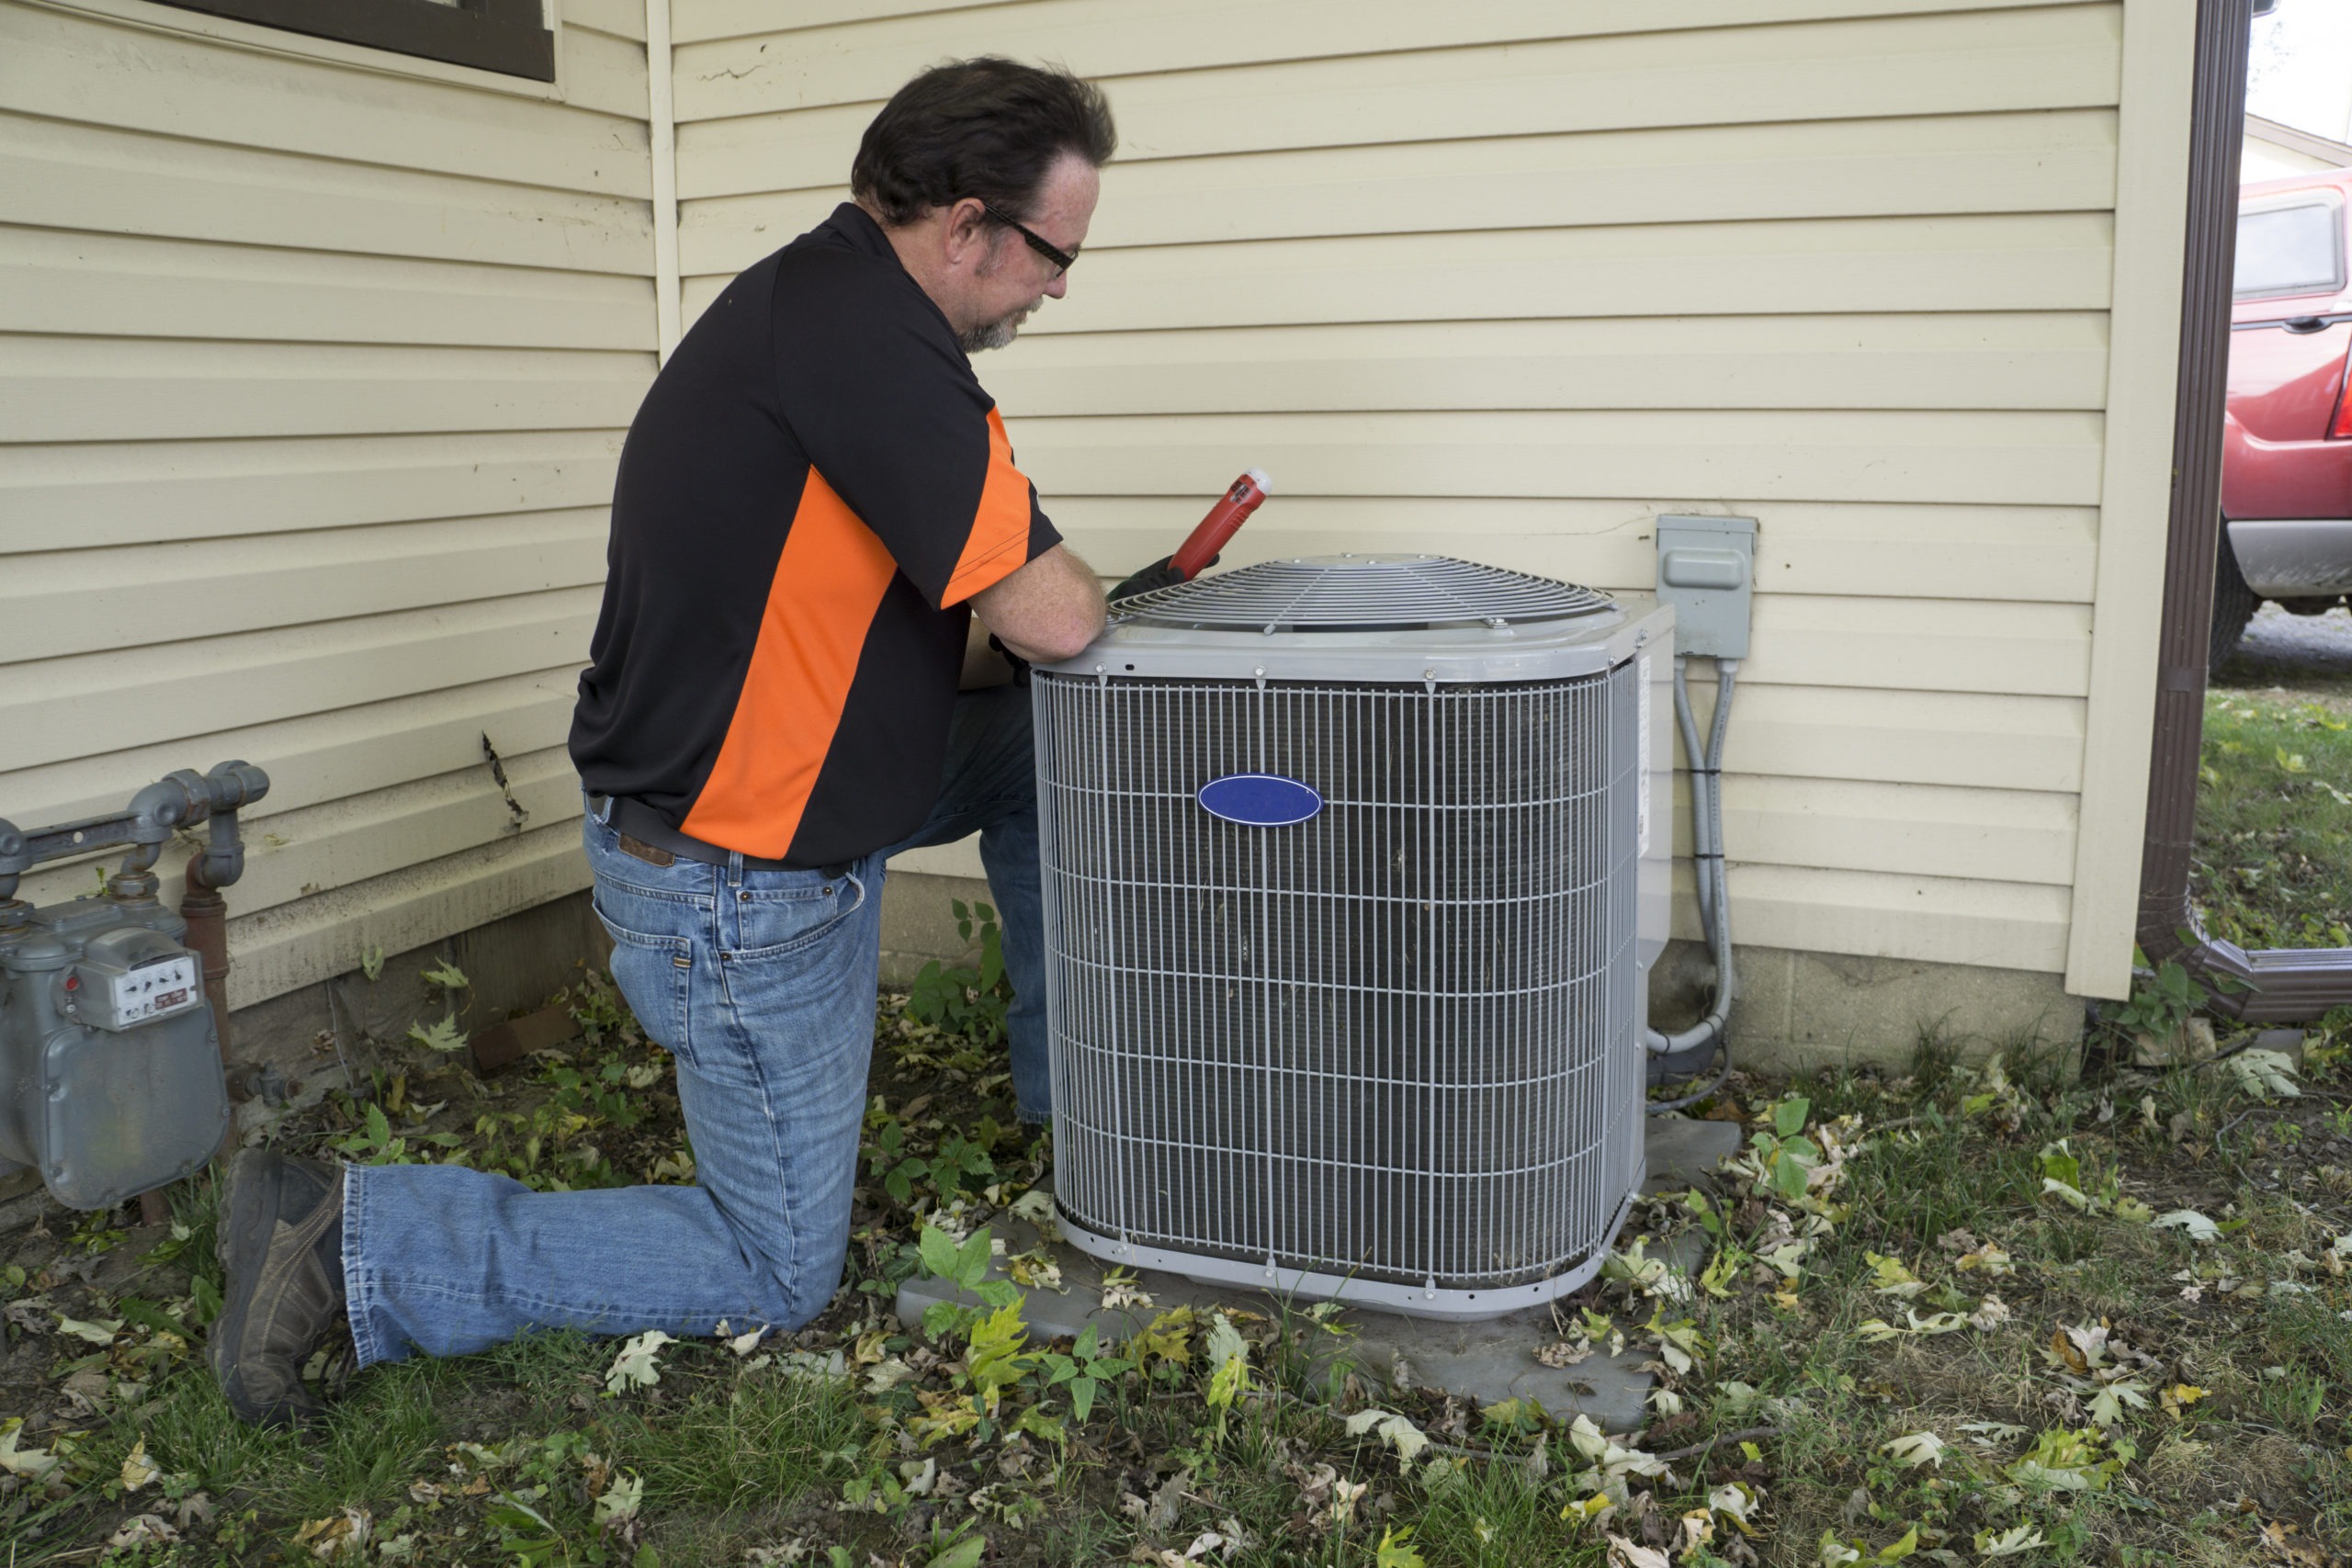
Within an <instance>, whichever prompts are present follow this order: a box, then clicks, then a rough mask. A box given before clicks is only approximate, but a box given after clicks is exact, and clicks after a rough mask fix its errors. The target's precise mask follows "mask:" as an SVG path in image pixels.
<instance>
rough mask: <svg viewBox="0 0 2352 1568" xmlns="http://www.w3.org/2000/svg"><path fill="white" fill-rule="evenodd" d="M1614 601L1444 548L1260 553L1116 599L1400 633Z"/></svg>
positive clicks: (1150, 606)
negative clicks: (1245, 562)
mask: <svg viewBox="0 0 2352 1568" xmlns="http://www.w3.org/2000/svg"><path fill="white" fill-rule="evenodd" d="M1609 607H1610V601H1609V600H1608V599H1607V598H1606V597H1604V596H1603V595H1601V594H1599V593H1596V592H1593V591H1592V590H1591V589H1589V588H1579V587H1577V585H1576V584H1574V583H1570V582H1556V581H1553V580H1552V579H1551V578H1548V577H1532V576H1530V575H1528V574H1527V573H1525V572H1519V571H1505V570H1502V569H1501V568H1499V567H1491V566H1480V565H1478V564H1476V562H1473V561H1465V560H1455V559H1453V558H1451V557H1448V556H1420V555H1407V556H1317V557H1311V558H1306V559H1303V560H1274V561H1264V562H1261V563H1260V564H1259V565H1256V566H1247V567H1243V568H1241V569H1239V570H1236V571H1227V572H1220V573H1218V574H1217V575H1216V576H1215V577H1204V578H1200V579H1196V580H1195V581H1191V582H1180V583H1178V584H1176V585H1175V586H1173V587H1170V588H1162V589H1159V590H1158V591H1157V592H1151V593H1141V594H1137V595H1136V596H1135V597H1133V598H1131V599H1124V600H1121V601H1120V602H1119V604H1118V605H1117V606H1116V612H1117V614H1118V615H1120V616H1121V617H1122V618H1124V619H1130V620H1139V621H1146V622H1149V623H1152V624H1154V625H1158V626H1190V627H1194V628H1199V629H1204V630H1223V631H1265V632H1276V631H1398V630H1419V629H1425V628H1428V627H1430V626H1448V625H1459V624H1461V623H1463V622H1487V623H1501V624H1506V625H1507V624H1510V623H1512V622H1516V621H1540V620H1557V619H1559V618H1561V617H1563V616H1566V615H1589V614H1590V613H1591V612H1593V611H1595V610H1605V609H1607V608H1609Z"/></svg>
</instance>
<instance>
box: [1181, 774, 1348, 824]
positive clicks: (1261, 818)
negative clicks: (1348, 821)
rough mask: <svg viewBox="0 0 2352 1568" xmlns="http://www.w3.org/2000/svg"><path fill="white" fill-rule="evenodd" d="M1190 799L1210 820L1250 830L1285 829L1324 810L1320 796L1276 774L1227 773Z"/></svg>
mask: <svg viewBox="0 0 2352 1568" xmlns="http://www.w3.org/2000/svg"><path fill="white" fill-rule="evenodd" d="M1193 798H1194V799H1196V800H1198V801H1199V802H1200V803H1201V809H1203V810H1204V811H1206V812H1207V813H1208V814H1209V815H1210V816H1212V817H1218V818H1224V819H1225V820H1226V821H1227V822H1241V823H1246V824H1247V825H1249V826H1250V827H1252V828H1287V827H1289V826H1290V825H1291V824H1292V823H1294V822H1304V821H1306V819H1307V818H1310V817H1312V816H1314V815H1315V814H1316V813H1317V812H1318V811H1320V810H1322V809H1323V797H1322V796H1321V795H1317V794H1316V793H1315V791H1314V790H1312V789H1310V788H1308V787H1307V786H1306V784H1301V783H1299V782H1298V781H1297V780H1296V779H1286V778H1283V777H1282V776H1280V775H1279V774H1276V773H1227V775H1226V776H1225V777H1223V778H1221V779H1211V780H1210V781H1209V782H1208V783H1206V784H1203V785H1202V786H1201V788H1200V793H1199V794H1198V795H1195V796H1194V797H1193Z"/></svg>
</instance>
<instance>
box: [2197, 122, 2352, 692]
mask: <svg viewBox="0 0 2352 1568" xmlns="http://www.w3.org/2000/svg"><path fill="white" fill-rule="evenodd" d="M2348 197H2352V169H2335V170H2329V171H2327V172H2325V173H2323V174H2311V175H2289V176H2288V177H2286V178H2285V179H2277V180H2261V181H2257V182H2256V183H2254V184H2252V185H2249V186H2245V188H2244V190H2243V191H2241V193H2240V194H2239V198H2238V250H2237V276H2236V278H2235V288H2234V302H2233V308H2232V311H2231V326H2232V329H2233V330H2232V331H2231V333H2230V391H2229V407H2228V412H2226V413H2224V414H2223V416H2222V548H2221V550H2220V552H2219V556H2220V559H2219V563H2218V565H2217V567H2216V570H2215V578H2214V583H2213V649H2212V665H2213V667H2214V668H2216V669H2218V668H2220V666H2221V664H2222V660H2225V659H2227V658H2228V657H2229V656H2230V654H2231V653H2232V652H2233V651H2234V650H2235V649H2236V648H2237V645H2238V637H2239V636H2240V634H2242V633H2243V632H2244V631H2245V624H2246V622H2247V620H2248V619H2250V618H2251V617H2252V616H2253V615H2254V612H2255V609H2256V606H2257V605H2259V604H2261V603H2262V601H2264V600H2265V599H2272V600H2276V601H2277V602H2278V604H2280V605H2281V606H2282V607H2284V608H2285V609H2288V610H2291V611H2293V612H2294V613H2295V614H2297V615H2324V614H2325V613H2326V612H2327V611H2328V610H2330V609H2332V608H2334V607H2335V605H2337V604H2342V603H2344V602H2345V594H2346V592H2352V378H2347V377H2346V361H2347V359H2352V277H2347V276H2346V266H2345V257H2346V229H2345V223H2346V208H2347V206H2352V200H2348V199H2347V198H2348Z"/></svg>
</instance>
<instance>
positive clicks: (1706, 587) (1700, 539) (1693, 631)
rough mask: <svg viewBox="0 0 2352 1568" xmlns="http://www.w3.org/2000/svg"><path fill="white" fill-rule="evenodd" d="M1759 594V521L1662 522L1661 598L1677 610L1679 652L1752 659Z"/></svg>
mask: <svg viewBox="0 0 2352 1568" xmlns="http://www.w3.org/2000/svg"><path fill="white" fill-rule="evenodd" d="M1755 590H1756V519H1755V518H1753V517H1661V518H1659V519H1658V520H1657V596H1658V600H1659V602H1660V603H1661V604H1671V605H1673V606H1674V651H1675V652H1677V653H1697V654H1705V655H1708V656H1711V657H1713V658H1716V659H1745V658H1747V612H1748V604H1749V601H1750V600H1752V599H1753V598H1754V597H1755Z"/></svg>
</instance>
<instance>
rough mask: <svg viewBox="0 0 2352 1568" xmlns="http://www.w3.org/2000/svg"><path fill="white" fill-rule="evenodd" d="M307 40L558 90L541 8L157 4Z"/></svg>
mask: <svg viewBox="0 0 2352 1568" xmlns="http://www.w3.org/2000/svg"><path fill="white" fill-rule="evenodd" d="M153 3H154V4H157V5H161V6H168V7H170V8H171V9H173V10H178V11H194V12H197V13H199V14H200V15H203V16H208V17H220V18H221V19H223V20H225V21H232V22H244V23H249V24H251V25H254V26H256V27H263V28H271V29H273V30H275V31H278V32H286V33H294V34H298V35H300V36H302V37H305V38H317V39H329V40H331V41H334V42H337V43H347V44H356V45H358V46H359V47H361V48H364V49H375V50H381V51H385V52H387V53H390V54H399V55H404V56H407V57H409V58H411V59H415V60H430V61H437V62H441V63H443V64H447V65H461V66H466V67H469V68H471V69H473V70H477V71H488V72H491V73H495V74H497V75H501V76H511V77H519V78H521V79H523V80H525V81H529V82H538V83H545V84H548V85H552V84H553V83H554V81H555V79H556V74H555V70H556V66H555V62H556V49H555V29H554V28H553V27H552V26H550V25H549V23H548V18H547V17H546V16H545V15H544V13H543V11H542V9H541V6H540V0H458V4H457V5H454V6H449V5H436V4H435V3H434V0H153Z"/></svg>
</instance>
